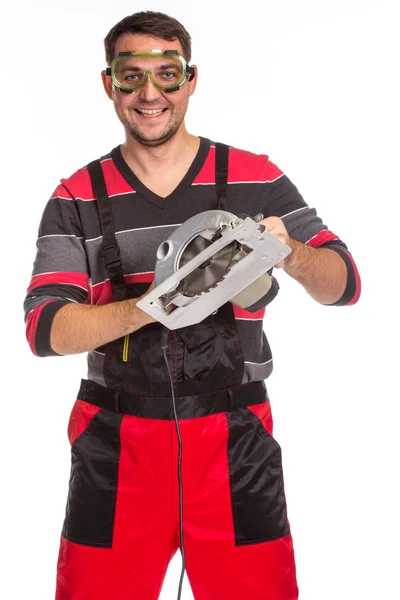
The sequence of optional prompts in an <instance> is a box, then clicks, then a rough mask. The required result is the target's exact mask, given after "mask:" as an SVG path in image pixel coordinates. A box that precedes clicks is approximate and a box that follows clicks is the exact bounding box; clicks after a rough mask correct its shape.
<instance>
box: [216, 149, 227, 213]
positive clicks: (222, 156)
mask: <svg viewBox="0 0 400 600" xmlns="http://www.w3.org/2000/svg"><path fill="white" fill-rule="evenodd" d="M228 162H229V146H227V145H226V144H220V143H218V142H217V143H216V144H215V191H216V193H217V198H218V210H228V209H227V196H228Z"/></svg>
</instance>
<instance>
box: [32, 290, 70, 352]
mask: <svg viewBox="0 0 400 600" xmlns="http://www.w3.org/2000/svg"><path fill="white" fill-rule="evenodd" d="M70 303H71V301H70V300H55V301H54V302H49V303H48V304H46V306H45V307H44V308H43V309H42V312H41V313H40V327H38V328H37V330H36V336H35V349H36V352H37V354H38V356H42V357H44V356H59V354H57V352H54V350H53V349H52V347H51V346H50V333H51V326H52V324H53V320H54V317H55V316H56V313H57V312H58V311H59V310H60V308H62V307H63V306H65V304H70Z"/></svg>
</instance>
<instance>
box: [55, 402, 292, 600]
mask: <svg viewBox="0 0 400 600" xmlns="http://www.w3.org/2000/svg"><path fill="white" fill-rule="evenodd" d="M108 413H109V411H105V410H104V409H101V408H99V407H98V406H95V405H93V404H91V403H89V402H86V401H83V400H80V399H78V400H77V401H76V402H75V404H74V407H73V409H72V412H71V417H70V421H69V426H68V435H69V440H70V442H71V445H72V449H74V453H73V465H72V470H71V480H70V492H69V496H68V504H67V517H66V519H70V520H71V523H72V525H71V526H70V527H68V526H65V525H64V529H63V534H62V536H61V544H60V551H59V557H58V564H57V589H56V600H156V599H157V598H158V597H159V595H160V591H161V587H162V584H163V580H164V576H165V574H166V570H167V567H168V564H169V562H170V560H171V558H172V557H173V556H174V554H175V552H176V551H177V549H178V548H179V489H178V471H177V464H178V440H177V434H176V425H175V422H174V421H173V420H163V419H154V418H142V417H138V416H132V415H127V414H124V415H120V416H119V417H120V421H119V423H118V428H117V429H115V430H114V431H118V436H117V437H118V439H116V437H115V436H114V437H113V435H109V437H108V439H105V438H107V435H106V436H105V438H104V437H102V436H103V434H104V432H105V431H106V429H105V428H106V425H107V423H110V419H109V414H108ZM110 414H111V413H110ZM100 416H102V419H103V421H101V419H100V421H101V422H100V421H98V423H97V426H96V427H93V423H94V422H95V419H96V418H98V419H99V417H100ZM179 424H180V430H181V437H182V479H183V524H184V526H183V531H184V546H185V552H186V572H187V576H188V579H189V582H190V586H191V588H192V592H193V595H194V597H195V598H196V600H235V599H238V600H239V599H240V600H244V598H249V599H250V600H296V599H297V598H298V589H297V584H296V573H295V561H294V554H293V546H292V538H291V535H290V530H289V524H288V522H287V519H286V505H285V507H284V510H283V508H282V511H283V512H282V511H281V513H280V514H277V509H276V505H278V506H279V505H282V503H284V502H285V500H284V492H283V481H282V472H281V466H280V462H281V456H280V447H279V445H278V443H277V442H276V441H275V440H274V438H273V437H272V416H271V409H270V404H269V401H268V400H267V401H265V402H262V403H260V404H255V405H253V406H249V407H243V408H239V409H236V410H234V411H233V412H231V413H227V412H219V413H217V414H210V415H207V416H201V417H197V418H190V419H181V420H180V421H179ZM116 450H117V453H116V452H115V451H116ZM110 456H111V457H112V456H114V458H115V456H117V459H116V460H114V459H112V460H110ZM110 481H111V482H114V483H110ZM103 500H104V501H103ZM68 505H70V506H69V508H68ZM104 506H109V508H110V509H109V510H108V509H107V510H104ZM68 513H69V514H68ZM282 515H284V519H285V521H286V524H285V523H283V522H282V519H283V517H282ZM279 520H280V521H281V523H280V525H279V526H278V525H277V522H278V521H279ZM277 527H278V528H277ZM265 532H267V533H265ZM268 532H270V533H268ZM279 532H281V533H279ZM282 534H283V535H282ZM177 584H178V582H177ZM177 587H178V585H177Z"/></svg>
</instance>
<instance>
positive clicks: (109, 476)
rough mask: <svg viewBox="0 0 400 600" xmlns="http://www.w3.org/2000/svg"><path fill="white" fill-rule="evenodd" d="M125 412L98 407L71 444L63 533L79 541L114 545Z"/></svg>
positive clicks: (101, 545)
mask: <svg viewBox="0 0 400 600" xmlns="http://www.w3.org/2000/svg"><path fill="white" fill-rule="evenodd" d="M122 418H123V415H120V414H117V413H113V412H110V411H108V410H105V409H101V410H99V411H98V412H97V413H96V414H95V416H94V417H93V418H92V419H91V421H90V423H89V425H88V426H87V428H86V429H85V430H84V431H83V433H81V434H80V435H79V436H78V437H77V438H76V439H75V441H74V442H73V444H72V446H71V475H70V480H69V490H68V499H67V506H66V514H65V520H64V526H63V531H62V534H63V536H64V537H65V538H66V539H68V540H70V541H72V542H76V543H77V544H83V545H86V546H96V547H101V548H111V546H112V539H113V532H114V519H115V507H116V499H117V486H118V465H119V458H120V452H121V445H120V426H121V421H122Z"/></svg>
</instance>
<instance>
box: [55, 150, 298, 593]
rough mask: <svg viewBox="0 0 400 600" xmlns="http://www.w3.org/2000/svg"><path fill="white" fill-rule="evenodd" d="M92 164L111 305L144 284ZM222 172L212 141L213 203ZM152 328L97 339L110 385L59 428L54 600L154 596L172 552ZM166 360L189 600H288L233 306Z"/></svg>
mask: <svg viewBox="0 0 400 600" xmlns="http://www.w3.org/2000/svg"><path fill="white" fill-rule="evenodd" d="M88 168H89V173H90V175H91V180H92V185H93V190H94V193H95V197H96V198H97V203H98V209H99V215H100V220H101V226H102V232H103V255H104V258H105V262H106V267H107V271H108V275H109V278H110V282H111V286H112V290H113V297H114V300H115V301H119V300H123V299H126V298H134V297H138V296H141V295H142V294H143V293H144V292H145V291H146V289H147V288H148V286H149V284H144V283H141V284H140V283H137V284H126V283H125V281H124V276H123V272H122V258H121V256H120V251H119V247H118V244H117V241H116V237H115V232H114V228H113V217H112V209H111V204H110V200H109V198H108V195H107V190H106V185H105V181H104V177H103V174H102V167H101V164H100V162H99V161H94V163H91V164H90V165H88ZM227 172H228V147H227V146H224V145H222V144H217V145H216V191H217V199H218V204H217V207H218V208H221V209H225V208H226V195H227V194H226V192H227ZM162 330H163V326H162V325H161V324H159V323H151V324H149V325H146V326H145V327H142V328H141V329H139V330H138V331H136V332H135V333H132V334H130V335H129V336H126V337H125V338H120V339H117V340H115V341H113V342H111V343H109V344H106V346H105V347H103V348H104V351H105V354H106V358H105V366H104V377H105V381H106V387H103V386H100V385H98V384H97V383H95V382H92V381H88V380H83V381H82V384H81V387H80V390H79V393H78V397H77V400H76V402H75V404H74V406H73V408H72V411H71V416H70V420H69V425H68V436H69V440H70V443H71V476H70V482H69V492H68V499H67V506H66V516H65V521H64V525H63V530H62V535H61V543H60V551H59V557H58V564H57V590H56V600H156V599H157V598H158V597H159V594H160V590H161V587H162V583H163V579H164V576H165V573H166V570H167V567H168V564H169V562H170V560H171V558H172V557H173V556H174V554H175V552H176V551H177V549H178V547H179V526H180V521H179V489H178V473H177V458H178V440H177V435H176V428H175V421H174V415H173V407H172V399H171V386H170V381H169V378H168V373H167V368H166V364H165V361H164V356H163V353H162V350H161V334H162ZM168 360H169V365H170V369H171V373H172V377H173V385H174V391H175V397H176V408H177V414H178V419H179V426H180V432H181V438H182V452H183V455H182V482H183V535H184V547H185V552H186V572H187V576H188V579H189V581H190V585H191V588H192V591H193V595H194V597H195V598H196V600H236V599H238V600H243V599H244V598H249V599H250V600H296V599H297V598H298V590H297V584H296V574H295V562H294V554H293V546H292V538H291V535H290V528H289V523H288V519H287V512H286V502H285V493H284V483H283V474H282V461H281V450H280V446H279V444H278V443H277V442H276V440H275V439H274V438H273V437H272V416H271V410H270V405H269V400H268V396H267V392H266V387H265V384H264V382H263V381H252V382H249V383H246V384H244V385H241V381H242V374H243V368H244V362H243V358H242V353H241V347H240V341H239V337H238V333H237V329H236V324H235V318H234V313H233V307H232V304H231V303H230V302H228V303H226V304H225V305H224V306H222V307H221V308H220V309H219V310H218V311H217V312H216V313H215V314H213V315H210V316H209V317H208V318H207V319H205V320H204V321H202V322H201V323H199V324H198V325H194V326H190V327H184V328H182V329H178V330H176V331H171V332H170V334H169V337H168ZM174 596H175V594H174Z"/></svg>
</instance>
